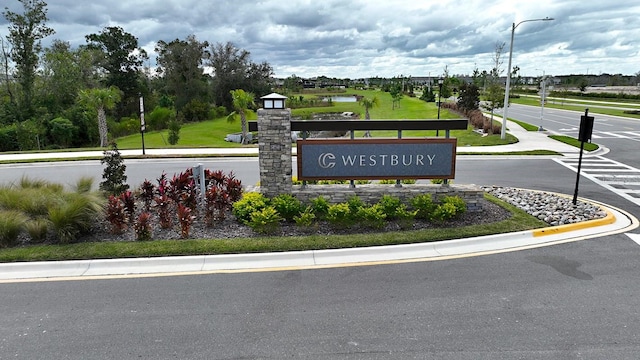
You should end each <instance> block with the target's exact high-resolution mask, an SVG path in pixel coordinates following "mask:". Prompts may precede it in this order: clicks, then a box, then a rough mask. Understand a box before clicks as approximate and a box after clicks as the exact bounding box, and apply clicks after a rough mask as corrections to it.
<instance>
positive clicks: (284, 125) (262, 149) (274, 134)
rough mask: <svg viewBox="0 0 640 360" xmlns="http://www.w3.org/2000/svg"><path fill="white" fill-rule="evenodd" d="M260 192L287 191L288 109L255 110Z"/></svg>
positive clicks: (289, 147)
mask: <svg viewBox="0 0 640 360" xmlns="http://www.w3.org/2000/svg"><path fill="white" fill-rule="evenodd" d="M258 151H259V153H260V159H259V161H258V163H259V165H260V192H262V193H263V194H264V195H265V196H267V197H274V196H277V195H279V194H291V188H292V183H291V175H292V171H293V170H292V165H291V110H290V109H268V110H265V109H258Z"/></svg>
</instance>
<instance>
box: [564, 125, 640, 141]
mask: <svg viewBox="0 0 640 360" xmlns="http://www.w3.org/2000/svg"><path fill="white" fill-rule="evenodd" d="M559 131H560V132H561V133H563V134H564V135H567V136H572V137H577V135H578V129H577V128H572V129H560V130H559ZM591 138H592V139H628V140H636V141H640V132H638V131H597V130H594V131H593V132H592V133H591Z"/></svg>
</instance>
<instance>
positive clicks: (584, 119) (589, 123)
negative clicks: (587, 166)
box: [573, 109, 593, 205]
mask: <svg viewBox="0 0 640 360" xmlns="http://www.w3.org/2000/svg"><path fill="white" fill-rule="evenodd" d="M592 132H593V116H589V109H584V115H583V116H581V117H580V131H579V133H578V140H580V157H579V159H578V172H577V175H576V188H575V190H574V191H573V205H576V202H577V201H578V184H579V183H580V169H581V167H582V153H583V151H584V143H585V142H589V141H591V133H592Z"/></svg>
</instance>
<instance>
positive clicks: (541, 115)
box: [536, 69, 547, 131]
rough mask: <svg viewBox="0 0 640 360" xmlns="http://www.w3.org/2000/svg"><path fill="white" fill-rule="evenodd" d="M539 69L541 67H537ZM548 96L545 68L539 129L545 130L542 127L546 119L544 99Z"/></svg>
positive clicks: (541, 83) (541, 85) (541, 84)
mask: <svg viewBox="0 0 640 360" xmlns="http://www.w3.org/2000/svg"><path fill="white" fill-rule="evenodd" d="M536 70H539V69H536ZM546 97H547V77H546V76H545V74H544V70H542V79H541V80H540V126H539V127H538V131H544V128H543V127H542V121H543V120H544V101H545V98H546Z"/></svg>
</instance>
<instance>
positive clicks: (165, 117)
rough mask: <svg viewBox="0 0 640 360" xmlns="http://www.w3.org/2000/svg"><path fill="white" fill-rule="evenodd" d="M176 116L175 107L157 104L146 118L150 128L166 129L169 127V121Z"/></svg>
mask: <svg viewBox="0 0 640 360" xmlns="http://www.w3.org/2000/svg"><path fill="white" fill-rule="evenodd" d="M175 117H176V113H175V111H174V110H173V109H170V108H168V107H161V106H157V107H156V108H155V109H153V111H152V112H151V113H150V114H149V115H148V116H147V118H146V119H145V120H146V121H145V122H146V125H147V128H148V130H164V129H166V128H167V127H169V121H170V120H171V119H174V118H175Z"/></svg>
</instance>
